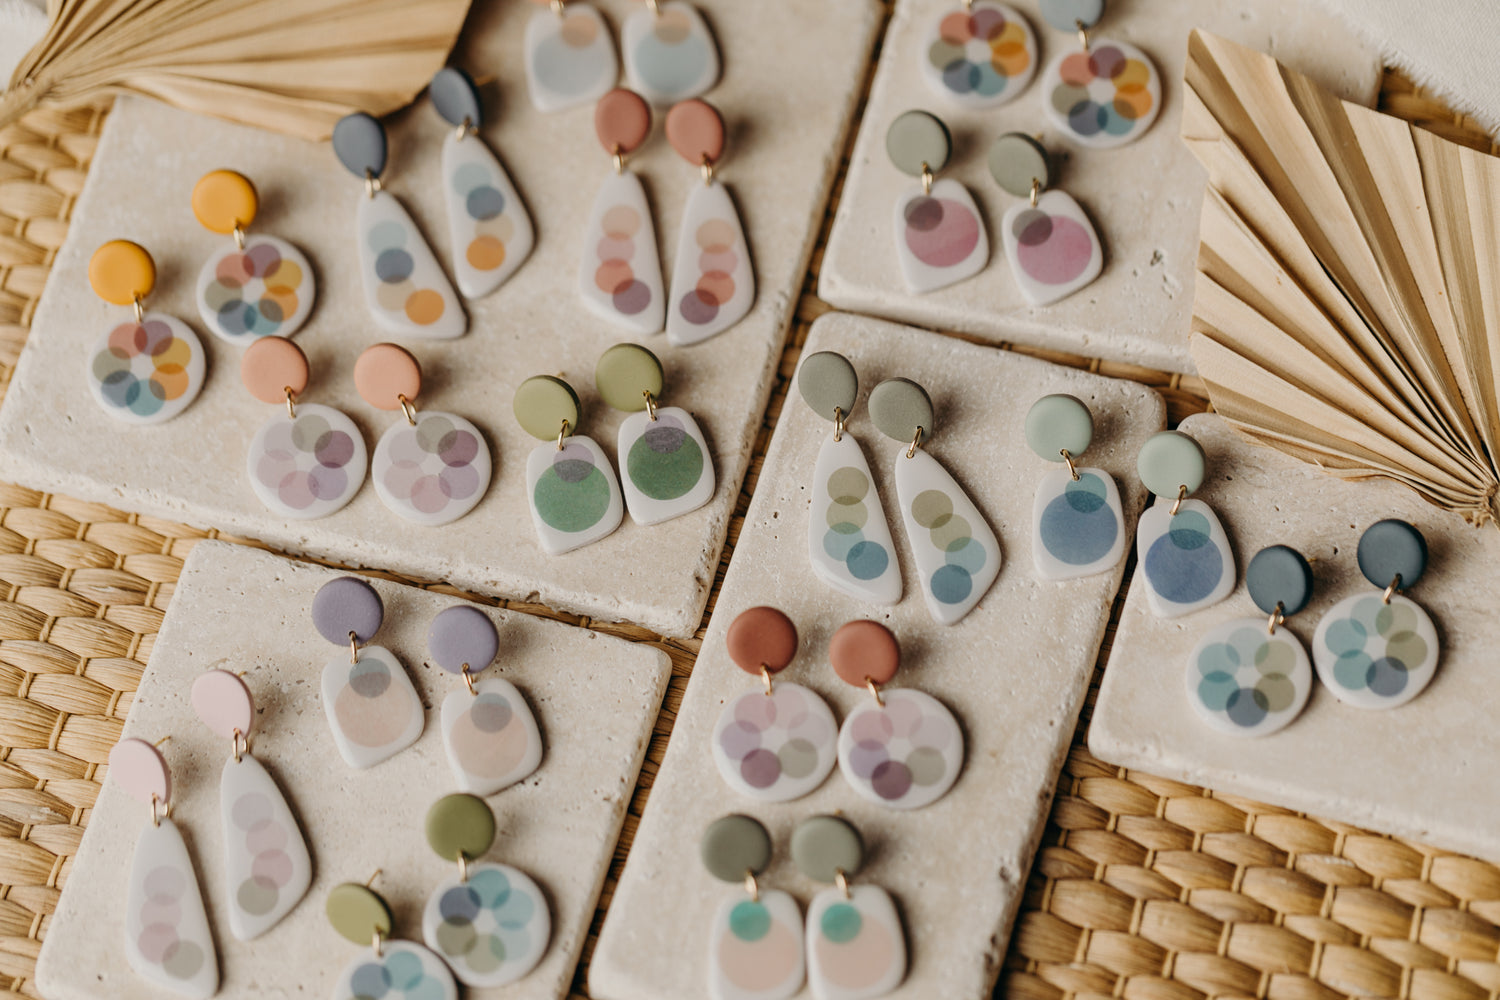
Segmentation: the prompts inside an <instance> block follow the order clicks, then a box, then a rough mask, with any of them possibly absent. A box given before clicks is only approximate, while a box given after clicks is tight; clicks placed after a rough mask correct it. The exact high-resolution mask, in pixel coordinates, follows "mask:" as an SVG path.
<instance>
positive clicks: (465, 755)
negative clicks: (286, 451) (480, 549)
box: [312, 576, 543, 795]
mask: <svg viewBox="0 0 1500 1000" xmlns="http://www.w3.org/2000/svg"><path fill="white" fill-rule="evenodd" d="M384 618H385V606H384V604H383V602H382V601H381V599H380V595H379V593H377V592H376V590H375V588H374V587H372V586H371V585H370V584H369V583H367V582H366V581H364V580H361V579H359V578H358V577H352V576H345V577H339V578H337V579H335V580H330V581H329V582H328V583H326V584H324V585H323V586H322V588H320V589H319V590H318V593H317V594H316V596H314V598H313V605H312V619H313V625H314V627H315V628H316V629H317V630H318V633H319V634H320V635H321V636H323V638H325V639H327V640H328V641H329V642H331V643H334V644H335V645H337V646H339V647H341V651H340V653H339V654H338V655H337V656H335V657H334V658H333V659H331V660H329V661H328V663H327V665H325V666H324V668H323V677H322V684H321V689H322V695H323V710H324V712H325V714H326V715H327V716H328V726H329V729H330V730H331V732H332V734H333V739H334V743H335V745H336V746H337V747H338V750H339V755H340V756H342V757H343V758H344V761H345V763H347V764H348V765H349V766H350V767H353V768H360V769H363V768H367V767H372V766H374V765H376V764H378V763H380V762H381V761H383V760H385V759H387V758H389V757H391V756H393V755H395V754H396V753H399V752H400V751H401V750H404V749H405V748H407V747H409V746H411V745H412V744H413V743H415V742H416V741H417V738H418V737H420V736H421V735H422V728H423V724H424V713H423V709H422V701H421V698H420V697H419V696H418V695H417V690H416V688H415V686H413V684H412V682H411V678H410V677H408V676H407V674H406V670H405V669H404V668H403V667H402V665H401V661H400V660H398V659H397V658H396V656H395V654H394V653H392V652H391V651H390V650H389V649H386V648H385V647H383V646H372V645H369V642H370V640H371V639H372V638H374V636H375V633H376V632H377V631H378V630H379V629H380V626H381V623H382V622H383V621H384ZM427 647H428V652H429V654H430V655H431V657H432V660H433V662H434V663H436V665H437V666H438V667H440V668H441V669H443V670H444V671H447V672H449V673H454V674H458V675H460V676H461V677H462V678H463V681H464V687H463V688H460V689H457V690H455V691H453V692H452V693H450V694H449V695H448V696H447V697H446V698H445V699H444V700H443V706H442V709H441V716H442V731H443V746H444V749H445V751H446V754H447V757H448V762H449V765H450V767H451V769H452V771H453V775H454V779H455V781H456V782H457V783H458V786H459V787H460V788H462V789H463V790H464V791H466V792H473V793H475V794H478V795H492V794H494V793H495V792H498V791H500V790H501V789H503V788H507V787H509V786H510V785H513V784H515V783H516V782H518V781H521V780H522V779H524V778H526V777H527V776H528V775H530V774H531V773H532V772H533V771H535V770H536V769H537V767H538V766H539V765H540V764H541V759H542V749H543V748H542V740H541V732H540V730H539V729H538V727H537V724H536V718H535V716H534V715H533V714H532V712H531V708H530V707H529V706H528V705H527V703H526V699H525V697H524V696H523V695H522V694H521V693H520V691H518V690H517V689H516V687H515V685H513V684H511V683H510V682H509V681H507V680H505V679H503V678H500V677H488V678H484V679H482V680H476V679H475V677H476V675H478V674H479V673H480V672H482V671H483V670H484V669H485V668H486V667H488V666H489V665H490V663H491V662H493V661H494V659H495V657H496V655H497V654H498V652H499V648H500V642H499V635H498V633H497V631H496V629H495V624H494V622H493V621H491V620H490V618H489V617H488V616H487V615H485V614H484V613H483V612H482V611H480V610H478V609H477V608H473V607H469V606H468V605H456V606H454V607H452V608H448V609H446V610H445V611H442V612H440V613H439V614H438V615H437V616H436V617H435V618H434V619H433V621H432V625H431V627H430V628H429V630H428V633H427Z"/></svg>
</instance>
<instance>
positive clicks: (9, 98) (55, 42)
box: [0, 0, 469, 139]
mask: <svg viewBox="0 0 1500 1000" xmlns="http://www.w3.org/2000/svg"><path fill="white" fill-rule="evenodd" d="M468 8H469V0H50V2H49V4H48V9H47V13H48V17H49V20H50V24H49V25H48V28H47V33H46V35H45V36H43V38H42V40H41V41H40V42H38V43H37V44H36V46H35V47H34V48H33V49H32V50H31V51H30V52H29V53H27V55H26V58H25V59H23V60H22V61H21V64H20V65H19V66H17V67H16V72H15V75H14V76H13V77H12V78H11V88H10V90H9V91H8V92H6V93H5V94H3V95H0V127H3V126H4V125H6V124H8V123H10V122H12V121H15V120H16V119H17V118H19V117H20V116H21V115H23V114H25V113H26V112H27V111H30V110H32V109H33V108H37V107H42V106H49V105H50V106H64V107H66V106H76V105H79V104H86V103H89V102H92V101H96V100H98V99H99V98H101V97H103V96H105V95H107V94H112V93H120V92H125V91H133V92H136V93H141V94H149V95H151V96H153V97H158V98H160V99H162V100H164V101H167V102H168V103H170V104H175V105H177V106H178V107H180V108H185V109H187V110H189V111H197V112H201V113H203V114H209V115H215V116H217V117H219V118H227V119H229V120H231V121H237V122H243V123H245V124H247V125H257V126H260V127H261V128H267V129H272V130H274V131H277V132H285V133H287V134H289V135H295V136H300V137H301V138H304V139H325V138H327V137H328V135H329V133H331V132H332V131H333V123H334V122H336V121H338V120H339V119H340V118H342V117H343V116H344V115H346V114H348V113H350V112H351V111H356V110H359V111H368V112H370V113H371V114H375V115H381V114H385V113H386V112H389V111H393V110H395V109H396V108H399V107H401V106H403V105H405V104H407V103H409V102H410V101H411V100H412V98H413V97H415V96H416V94H417V93H418V91H420V90H421V89H422V88H423V87H425V86H426V85H427V82H428V81H429V80H431V79H432V75H433V74H434V73H436V72H437V71H438V70H439V69H441V68H442V65H443V63H444V61H445V60H446V59H447V56H448V51H449V50H450V49H451V48H452V47H453V42H454V40H455V39H456V38H457V37H458V31H459V28H461V27H462V26H463V21H464V16H465V14H466V13H467V11H468Z"/></svg>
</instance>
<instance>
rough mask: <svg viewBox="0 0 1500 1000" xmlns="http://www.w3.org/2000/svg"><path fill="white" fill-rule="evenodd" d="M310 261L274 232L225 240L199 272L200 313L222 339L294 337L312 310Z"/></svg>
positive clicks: (237, 341) (236, 341)
mask: <svg viewBox="0 0 1500 1000" xmlns="http://www.w3.org/2000/svg"><path fill="white" fill-rule="evenodd" d="M313 295H314V288H313V275H312V267H311V265H310V264H308V262H307V258H306V257H304V256H303V255H302V253H301V251H299V250H298V249H297V248H296V247H294V246H292V245H291V244H290V243H287V242H286V241H285V240H280V239H277V238H275V237H272V236H250V237H247V238H246V240H245V246H244V249H240V248H239V247H236V246H234V245H230V246H227V247H225V248H223V249H221V250H220V251H219V252H218V253H215V254H214V255H212V256H211V257H209V259H208V260H207V261H205V262H204V265H203V270H202V272H201V273H200V274H199V276H198V288H197V298H198V314H199V316H201V317H202V319H203V322H204V324H205V325H206V326H207V327H208V328H209V330H211V331H213V333H214V334H215V335H216V336H217V337H219V338H220V339H221V340H226V341H228V342H230V343H232V344H239V345H241V346H243V345H244V344H247V343H249V342H250V341H252V340H255V339H257V338H260V337H290V336H291V335H293V334H294V333H296V332H297V330H298V329H299V328H300V327H301V326H302V323H303V321H304V320H306V318H307V315H308V313H309V312H311V310H312V300H313Z"/></svg>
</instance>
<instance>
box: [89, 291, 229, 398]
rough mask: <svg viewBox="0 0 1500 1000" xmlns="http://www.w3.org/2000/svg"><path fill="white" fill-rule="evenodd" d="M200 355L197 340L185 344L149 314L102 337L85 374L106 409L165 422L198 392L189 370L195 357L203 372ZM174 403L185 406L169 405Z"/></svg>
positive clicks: (170, 326) (175, 333)
mask: <svg viewBox="0 0 1500 1000" xmlns="http://www.w3.org/2000/svg"><path fill="white" fill-rule="evenodd" d="M184 329H186V328H184ZM189 335H191V334H190V332H189ZM202 351H203V348H202V346H201V345H200V344H198V343H197V340H196V338H194V339H193V340H189V339H187V337H185V336H182V335H180V332H179V331H175V330H174V329H173V327H172V325H171V324H170V323H168V322H167V321H166V320H164V319H162V318H160V317H153V316H147V317H146V318H145V322H143V323H136V322H133V321H132V322H128V323H121V324H120V325H119V326H116V327H114V328H113V329H111V330H110V331H109V332H108V333H106V334H105V335H104V338H103V342H102V343H101V344H100V345H99V347H98V348H97V349H96V350H95V352H94V356H93V360H92V361H91V363H90V365H89V374H90V377H91V378H92V379H93V380H94V383H95V391H96V395H97V397H98V398H99V399H100V400H101V402H102V403H103V405H104V406H105V408H106V409H118V410H121V411H124V412H126V413H129V414H130V415H132V416H133V417H134V418H136V419H138V420H142V421H146V420H150V419H151V418H153V417H154V418H157V419H166V418H167V417H169V416H171V415H173V412H175V411H176V410H180V409H181V407H182V406H185V405H186V400H189V399H191V396H192V394H195V393H196V392H197V390H198V387H199V383H201V375H200V376H199V379H198V382H195V380H194V377H193V371H192V369H193V366H194V355H197V361H198V367H199V368H201V366H202V360H203V359H202ZM178 400H184V402H183V403H182V404H181V405H180V406H176V407H173V406H171V405H170V404H172V403H174V402H177V401H178Z"/></svg>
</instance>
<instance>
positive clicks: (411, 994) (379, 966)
mask: <svg viewBox="0 0 1500 1000" xmlns="http://www.w3.org/2000/svg"><path fill="white" fill-rule="evenodd" d="M364 997H380V1000H458V985H457V984H456V983H454V981H453V973H451V972H449V971H448V966H447V965H445V964H443V960H442V959H440V958H438V957H437V956H436V955H434V954H433V953H432V952H430V951H428V950H427V949H426V948H424V947H422V946H421V945H419V944H416V943H415V942H412V941H382V942H381V945H380V954H378V955H377V954H376V953H375V951H374V950H373V949H370V948H366V949H365V951H364V952H363V953H362V954H361V955H359V957H357V958H355V959H353V960H352V961H350V962H349V964H348V965H346V966H344V971H343V972H340V973H339V978H338V980H337V981H336V982H335V983H334V986H333V1000H362V998H364Z"/></svg>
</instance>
